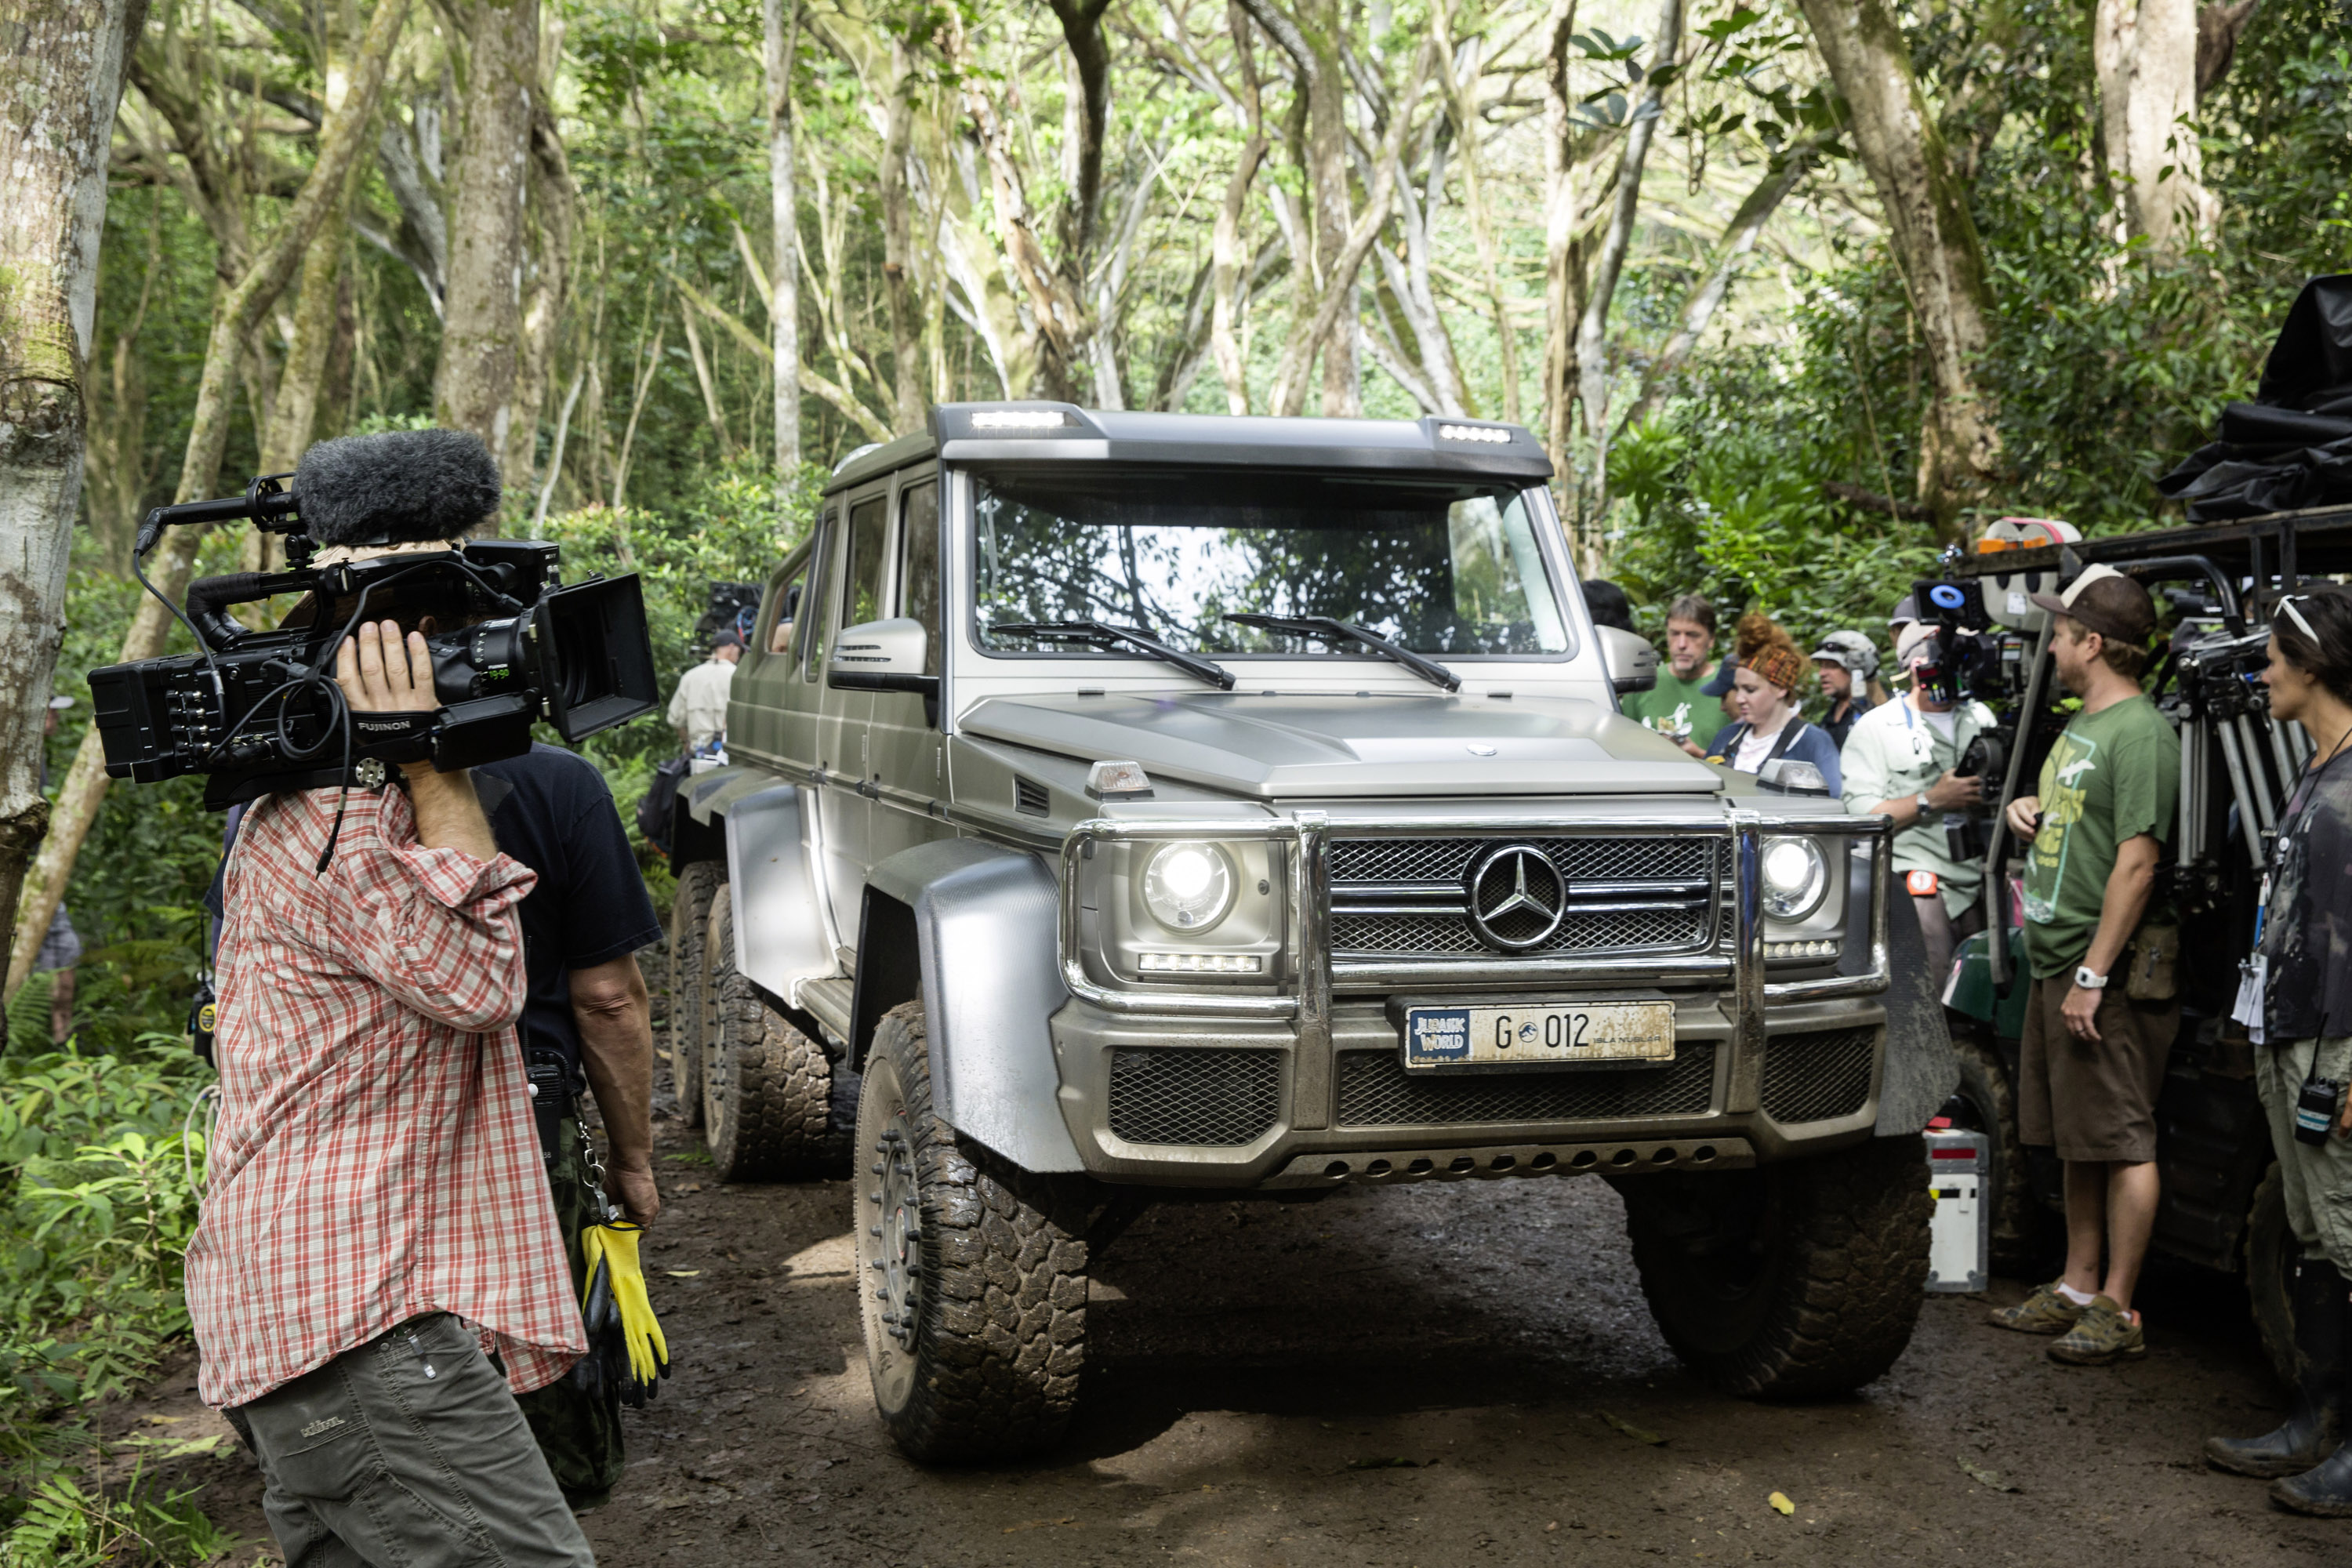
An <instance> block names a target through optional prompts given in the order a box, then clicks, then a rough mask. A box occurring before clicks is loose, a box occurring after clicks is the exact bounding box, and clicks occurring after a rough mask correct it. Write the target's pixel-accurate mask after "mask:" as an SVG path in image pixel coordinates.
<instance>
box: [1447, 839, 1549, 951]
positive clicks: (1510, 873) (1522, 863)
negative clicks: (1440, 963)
mask: <svg viewBox="0 0 2352 1568" xmlns="http://www.w3.org/2000/svg"><path fill="white" fill-rule="evenodd" d="M1465 891H1466V892H1467V893H1468V894H1469V895H1470V898H1469V915H1470V927H1471V929H1472V930H1473V931H1476V932H1477V933H1478V935H1479V938H1480V940H1482V941H1484V942H1486V945H1488V946H1489V947H1493V948H1496V949H1499V950H1500V951H1502V952H1527V951H1528V949H1529V948H1533V947H1541V946H1542V945H1543V944H1544V943H1545V942H1549V941H1550V940H1551V935H1552V933H1553V932H1554V931H1558V930H1559V922H1560V921H1562V920H1563V919H1565V918H1566V917H1567V915H1568V879H1567V878H1565V877H1563V876H1561V875H1560V874H1559V867H1557V866H1555V865H1553V864H1552V863H1551V857H1549V855H1546V854H1545V853H1544V852H1543V851H1542V850H1540V849H1538V848H1537V847H1535V846H1534V845H1532V844H1506V845H1503V846H1501V847H1498V848H1495V849H1489V850H1488V851H1486V853H1485V854H1484V855H1481V856H1480V857H1478V858H1477V859H1475V860H1474V861H1473V862H1471V865H1470V875H1469V877H1468V879H1466V881H1465Z"/></svg>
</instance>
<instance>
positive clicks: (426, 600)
mask: <svg viewBox="0 0 2352 1568" xmlns="http://www.w3.org/2000/svg"><path fill="white" fill-rule="evenodd" d="M291 477H292V476H290V475H286V474H277V475H270V476H267V477H264V478H261V479H256V480H254V481H253V483H252V484H251V485H249V486H247V489H246V491H245V493H244V494H243V495H241V496H231V497H227V498H226V499H223V500H203V501H191V502H187V503H184V504H183V505H179V506H167V507H158V508H156V509H155V510H153V511H151V512H149V513H148V514H147V518H146V521H145V522H144V523H142V525H141V528H140V531H139V537H138V541H137V543H136V546H135V548H134V551H133V553H132V557H131V560H132V566H133V570H134V571H135V572H136V573H137V574H138V577H139V581H140V582H141V584H143V585H144V586H145V587H146V588H147V591H148V592H149V593H151V594H155V595H156V597H157V598H158V599H161V600H163V605H164V606H165V607H166V608H167V609H170V610H171V612H172V614H173V616H176V617H178V619H179V620H180V622H181V623H182V624H183V625H184V626H186V627H187V628H188V630H189V632H190V634H191V635H193V636H194V638H195V640H196V647H197V650H198V651H197V652H195V653H194V654H184V655H176V656H172V657H167V658H150V659H141V660H139V661H137V662H135V663H131V664H118V665H110V666H108V667H107V668H102V669H96V670H92V671H91V672H90V676H89V687H90V699H91V703H92V706H93V708H94V710H95V717H96V720H97V723H98V728H99V733H100V737H101V739H102V741H103V742H104V745H105V748H106V771H107V773H109V774H110V776H112V777H115V778H127V779H131V780H134V781H137V782H139V783H142V784H143V783H152V782H154V781H157V780H161V779H169V778H176V777H178V776H180V775H182V774H184V773H204V774H206V775H207V783H206V785H205V805H206V806H207V807H210V808H212V809H215V810H217V809H220V808H222V807H225V806H228V805H235V804H236V803H237V802H239V801H245V800H251V799H253V798H255V797H256V796H257V795H264V794H267V793H269V792H272V791H278V790H289V789H309V788H318V787H321V786H331V785H338V784H361V785H363V786H369V787H373V785H375V784H380V783H382V782H383V776H384V773H383V768H384V764H385V763H414V762H430V763H432V764H433V765H434V766H435V767H436V768H437V769H441V770H448V769H453V768H463V767H470V766H473V765H475V764H477V763H488V762H495V761H497V760H499V759H500V758H503V757H510V756H517V755H520V753H522V752H526V751H528V750H530V731H531V726H532V724H533V723H535V722H536V721H539V720H540V719H541V718H542V717H543V718H545V719H546V720H547V721H549V722H550V723H551V724H552V725H553V726H554V727H555V729H556V731H557V732H558V733H560V734H561V735H562V737H563V738H564V739H565V740H566V741H572V742H577V741H580V740H582V739H583V738H585V737H587V736H589V735H593V734H595V733H596V732H598V731H603V730H607V729H610V728H612V727H613V726H614V725H616V724H621V723H625V722H626V721H629V720H631V719H634V718H635V717H637V716H638V715H639V714H642V713H645V712H647V711H649V710H651V709H652V708H653V706H654V703H655V698H656V689H655V679H654V665H653V646H652V640H651V637H650V635H649V633H648V629H647V626H646V611H645V601H644V597H643V594H642V590H641V589H640V587H639V584H638V581H637V578H636V576H635V574H628V575H625V576H620V577H610V578H608V577H603V576H595V577H591V578H589V579H588V580H587V581H585V582H582V583H576V584H564V583H562V581H561V580H560V578H559V577H558V575H557V555H558V550H557V547H556V546H555V545H553V544H550V543H547V542H543V541H540V540H510V539H487V540H474V541H469V542H465V543H463V544H457V545H452V546H450V547H449V548H447V549H433V550H427V551H425V552H421V553H415V552H411V553H399V554H391V555H382V556H375V557H372V558H369V559H365V560H358V561H342V562H336V563H330V564H328V565H324V566H314V565H312V564H311V562H312V560H313V558H314V556H315V555H316V553H317V547H316V546H315V545H314V543H313V542H312V541H311V539H310V535H309V534H308V533H307V532H306V531H305V530H304V528H303V525H302V521H301V513H300V508H299V498H298V497H297V495H296V494H295V493H294V492H293V491H291V490H289V489H286V488H285V485H284V482H283V481H285V480H286V479H289V478H291ZM212 522H251V523H252V524H253V525H254V526H255V527H257V528H258V529H261V530H263V531H266V532H270V533H276V534H281V535H283V536H284V537H285V540H286V556H287V561H288V566H289V569H288V570H286V571H283V572H241V573H236V574H230V575H227V576H222V577H206V578H203V579H200V580H198V581H197V582H194V583H192V584H189V585H188V591H187V595H186V600H187V603H186V608H185V609H184V610H183V609H181V608H180V607H178V606H175V605H172V603H171V601H170V600H169V599H167V598H164V597H163V595H162V594H161V593H159V592H157V590H156V588H155V586H154V584H152V583H149V582H148V580H147V576H146V573H145V571H144V568H143V565H142V562H143V559H144V557H145V556H146V554H147V552H149V551H151V550H152V549H153V548H154V546H155V543H156V542H157V541H158V540H159V539H161V538H162V536H163V530H164V529H166V528H170V527H174V526H185V525H190V524H196V523H212ZM411 548H412V550H413V548H414V547H411ZM289 594H299V595H303V597H302V599H301V600H300V602H299V603H298V604H297V605H295V607H294V609H293V611H292V613H291V614H290V615H289V616H288V617H287V618H286V620H285V621H284V623H283V624H281V625H279V626H277V627H275V628H273V629H269V630H255V629H253V628H251V627H248V626H246V625H244V624H243V623H242V622H240V621H239V620H237V619H236V616H233V615H231V614H230V611H231V609H232V608H233V607H234V606H236V605H245V604H253V603H257V602H259V601H263V600H267V599H269V598H272V597H275V596H277V595H289ZM425 617H430V618H431V621H432V623H433V626H434V629H433V630H432V631H431V633H430V634H429V635H427V637H426V638H425V642H426V646H427V647H428V648H429V649H430V650H431V653H432V660H433V684H434V692H435V695H436V697H437V698H438V699H439V700H440V703H441V706H440V707H438V708H436V709H434V710H431V711H427V712H414V713H354V712H352V710H351V708H350V705H349V704H348V702H347V701H346V700H344V696H343V691H342V689H341V687H340V686H338V685H337V684H336V683H335V658H336V653H337V651H338V650H339V649H340V648H341V647H342V645H343V642H344V640H345V639H346V638H347V637H350V636H351V634H352V631H353V629H354V628H356V627H357V626H359V624H360V623H361V621H362V620H363V619H394V620H404V621H406V622H409V623H412V624H413V623H415V622H416V621H418V620H421V619H424V618H425Z"/></svg>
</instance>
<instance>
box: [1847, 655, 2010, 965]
mask: <svg viewBox="0 0 2352 1568" xmlns="http://www.w3.org/2000/svg"><path fill="white" fill-rule="evenodd" d="M1935 636H1936V633H1935V628H1934V627H1933V626H1924V625H1918V624H1914V625H1913V626H1910V627H1909V628H1908V629H1907V630H1906V632H1905V633H1904V635H1903V640H1902V641H1901V642H1900V643H1899V644H1897V645H1896V647H1895V667H1896V668H1897V669H1898V670H1899V671H1901V672H1902V674H1904V675H1906V676H1908V677H1909V678H1910V683H1911V689H1910V690H1909V691H1908V692H1906V693H1905V695H1904V697H1903V699H1902V700H1900V701H1896V702H1884V703H1881V704H1880V705H1879V706H1877V707H1875V708H1874V709H1872V710H1870V711H1869V712H1867V713H1864V715H1863V716H1862V717H1861V718H1859V719H1857V720H1855V721H1854V724H1853V732H1852V733H1851V734H1849V735H1848V736H1847V737H1846V741H1845V749H1844V750H1843V752H1840V753H1839V754H1838V767H1839V770H1840V771H1841V772H1842V773H1843V774H1844V775H1845V779H1844V783H1845V791H1844V793H1845V808H1846V810H1848V811H1850V812H1852V813H1853V814H1854V815H1855V816H1891V817H1893V818H1894V819H1895V869H1896V870H1897V871H1899V872H1901V873H1903V877H1904V883H1905V889H1906V891H1908V892H1909V893H1910V895H1911V907H1912V908H1913V909H1915V910H1917V911H1918V915H1919V932H1920V934H1921V935H1922V936H1923V937H1925V938H1926V939H1927V963H1928V973H1930V974H1931V975H1933V976H1934V977H1935V982H1936V985H1937V989H1938V990H1941V989H1942V987H1943V984H1944V981H1945V979H1946V978H1947V977H1948V975H1949V974H1950V973H1951V967H1952V950H1953V948H1954V947H1955V946H1956V945H1958V942H1959V941H1960V939H1961V938H1963V937H1966V936H1969V935H1973V934H1974V933H1975V932H1977V931H1981V930H1983V929H1984V910H1982V908H1980V907H1979V904H1978V901H1977V894H1978V892H1979V889H1982V888H1983V886H1984V865H1983V863H1982V862H1981V861H1977V860H1958V859H1955V858H1953V857H1952V852H1951V847H1950V843H1949V840H1948V838H1947V837H1946V835H1945V832H1944V816H1945V814H1946V813H1948V812H1958V811H1966V810H1968V809H1969V808H1970V807H1972V806H1974V805H1978V804H1979V803H1980V802H1981V801H1982V800H1983V799H1984V791H1985V784H1986V781H1985V780H1983V779H1981V778H1976V777H1973V776H1969V775H1964V774H1962V773H1958V772H1957V771H1956V770H1957V769H1958V764H1959V760H1960V756H1961V753H1963V752H1966V751H1967V750H1968V749H1969V742H1971V741H1973V740H1975V739H1976V738H1977V736H1978V734H1979V732H1980V731H1984V730H1987V729H1990V727H1991V726H1992V722H1993V716H1992V711H1991V710H1990V709H1988V708H1987V707H1985V705H1984V704H1983V703H1981V702H1958V703H1955V702H1938V701H1937V700H1935V699H1934V698H1933V697H1931V696H1930V695H1929V694H1928V692H1927V686H1926V683H1925V682H1924V681H1922V680H1921V679H1919V676H1918V669H1919V667H1920V666H1922V665H1925V664H1927V663H1928V662H1929V661H1930V659H1931V658H1932V657H1933V654H1934V645H1935Z"/></svg>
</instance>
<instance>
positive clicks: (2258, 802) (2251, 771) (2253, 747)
mask: <svg viewBox="0 0 2352 1568" xmlns="http://www.w3.org/2000/svg"><path fill="white" fill-rule="evenodd" d="M2230 726H2231V729H2232V730H2234V731H2237V736H2238V744H2239V745H2240V746H2241V747H2242V748H2243V750H2244V752H2245V753H2246V782H2247V783H2248V784H2251V785H2252V786H2253V795H2254V811H2255V814H2256V819H2257V820H2258V821H2259V822H2260V823H2261V825H2262V829H2263V832H2264V833H2268V832H2271V831H2272V830H2273V829H2274V828H2276V827H2277V826H2278V805H2279V800H2278V795H2277V794H2276V793H2275V792H2273V790H2272V788H2271V780H2270V773H2269V771H2268V770H2267V769H2265V768H2264V767H2263V749H2262V745H2261V743H2260V742H2257V741H2256V740H2255V739H2254V721H2252V719H2250V718H2248V717H2247V716H2246V715H2245V714H2243V713H2241V714H2239V715H2238V716H2237V717H2236V718H2235V719H2232V720H2231V721H2230Z"/></svg>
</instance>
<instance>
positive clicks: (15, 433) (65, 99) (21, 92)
mask: <svg viewBox="0 0 2352 1568" xmlns="http://www.w3.org/2000/svg"><path fill="white" fill-rule="evenodd" d="M146 11H147V6H146V3H145V0H79V3H75V4H67V3H64V0H0V38H5V39H7V40H8V59H7V62H6V64H5V67H0V106H4V107H0V169H5V170H7V171H8V175H7V179H6V180H5V183H0V693H5V696H0V921H5V920H6V919H7V918H8V916H9V914H10V913H11V912H12V911H14V910H16V898H17V892H18V889H19V888H20V887H21V886H22V884H23V882H24V878H25V867H26V862H27V861H29V860H30V859H31V858H32V856H33V852H34V850H35V848H36V847H37V846H38V845H39V844H40V842H41V838H42V836H43V835H44V834H45V833H46V832H47V829H48V825H49V806H48V803H47V801H46V800H44V799H43V798H42V795H41V746H42V734H43V729H44V724H45V721H47V717H48V700H49V681H50V679H51V678H52V677H53V676H54V675H55V673H56V670H57V659H58V646H59V644H60V643H61V642H62V641H63V640H64V637H65V621H64V607H65V592H66V563H67V558H68V556H69V555H70V554H71V552H72V547H73V525H74V516H75V513H76V511H77V510H79V506H80V502H81V481H82V461H83V454H84V444H85V442H86V440H87V437H88V432H87V428H86V415H85V412H84V411H85V409H86V407H87V403H86V401H85V398H84V395H83V386H82V379H83V377H84V376H85V375H86V374H88V372H89V360H90V348H91V335H92V333H93V332H94V331H95V330H96V320H97V312H98V247H99V239H100V235H101V234H102V233H103V232H104V228H105V222H104V220H105V214H106V166H107V156H108V148H109V142H110V128H111V127H112V125H113V123H114V110H115V105H116V104H117V103H118V102H120V101H121V97H122V79H123V69H124V66H125V63H126V60H127V58H128V56H129V53H130V50H131V48H132V47H134V46H135V45H136V43H137V40H138V36H139V32H140V29H141V28H142V26H144V24H145V20H146ZM55 907H56V906H55V904H54V903H52V904H51V906H50V909H51V910H52V911H54V910H55ZM48 921H49V916H48V914H47V913H44V914H42V915H41V917H40V923H39V924H38V925H37V926H36V927H34V928H33V941H34V945H35V946H36V947H37V946H38V945H39V942H40V935H41V932H42V931H44V930H45V929H46V928H47V925H48Z"/></svg>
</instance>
